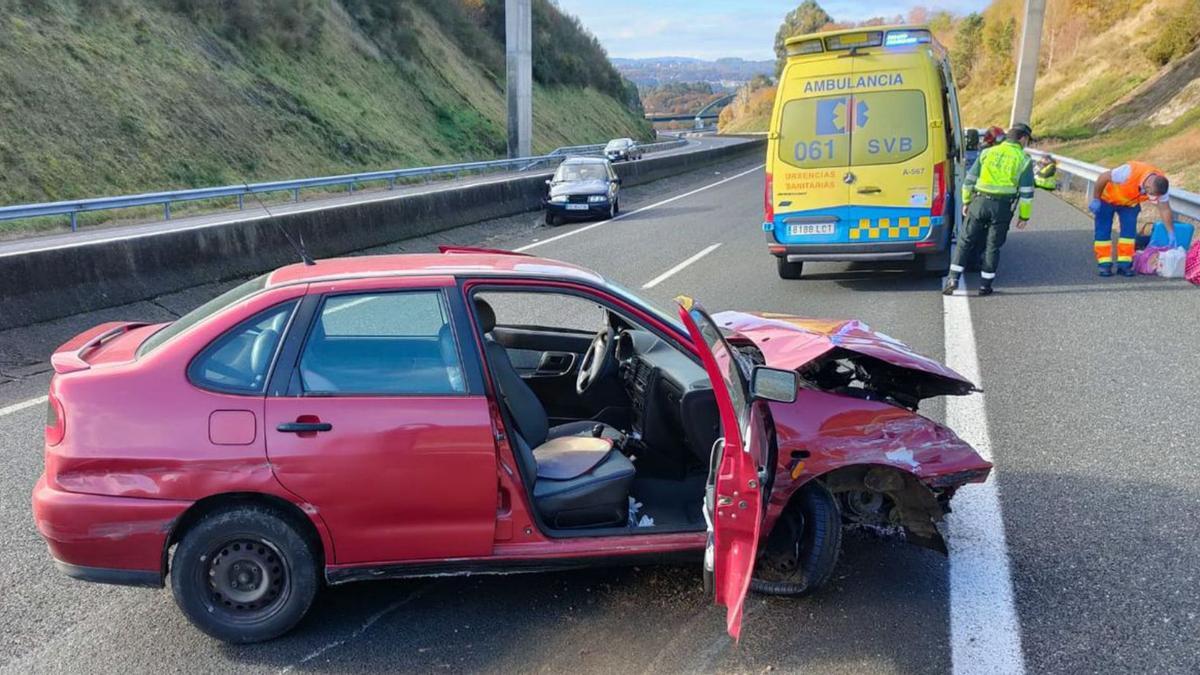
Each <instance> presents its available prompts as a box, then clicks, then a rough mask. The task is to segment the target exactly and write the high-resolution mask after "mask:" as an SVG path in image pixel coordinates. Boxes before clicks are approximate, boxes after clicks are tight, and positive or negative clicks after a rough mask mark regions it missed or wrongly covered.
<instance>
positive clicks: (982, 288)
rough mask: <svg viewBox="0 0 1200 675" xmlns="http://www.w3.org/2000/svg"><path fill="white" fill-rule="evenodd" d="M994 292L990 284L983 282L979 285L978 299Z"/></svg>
mask: <svg viewBox="0 0 1200 675" xmlns="http://www.w3.org/2000/svg"><path fill="white" fill-rule="evenodd" d="M995 292H996V291H994V290H992V282H990V281H984V282H981V283H980V284H979V297H981V298H982V297H986V296H989V295H991V294H992V293H995Z"/></svg>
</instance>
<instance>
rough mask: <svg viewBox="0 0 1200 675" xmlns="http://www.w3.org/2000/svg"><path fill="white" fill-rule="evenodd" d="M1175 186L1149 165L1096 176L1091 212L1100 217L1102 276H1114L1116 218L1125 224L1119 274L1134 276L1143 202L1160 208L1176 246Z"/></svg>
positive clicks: (1098, 259) (1133, 165)
mask: <svg viewBox="0 0 1200 675" xmlns="http://www.w3.org/2000/svg"><path fill="white" fill-rule="evenodd" d="M1170 189H1171V183H1170V181H1168V180H1167V177H1166V175H1164V174H1163V172H1162V171H1160V170H1158V169H1157V168H1155V167H1153V166H1151V165H1149V164H1147V163H1145V162H1127V163H1125V164H1122V165H1121V166H1118V167H1117V168H1115V169H1113V170H1112V171H1105V172H1104V173H1102V174H1100V175H1099V176H1097V177H1096V187H1095V188H1094V194H1096V195H1097V197H1096V198H1095V199H1093V200H1092V201H1091V203H1090V204H1088V210H1089V211H1091V212H1092V213H1094V214H1095V215H1096V239H1095V243H1094V244H1093V248H1094V249H1095V251H1096V264H1097V265H1099V267H1100V276H1102V277H1111V276H1112V273H1113V242H1112V225H1113V216H1114V215H1115V216H1116V217H1117V220H1119V221H1120V223H1121V234H1120V236H1119V237H1118V238H1117V255H1116V258H1117V272H1119V273H1120V274H1121V276H1126V277H1132V276H1134V275H1135V274H1136V272H1134V271H1133V249H1134V247H1135V244H1136V243H1137V220H1138V213H1140V212H1141V210H1142V202H1150V203H1151V204H1154V205H1155V206H1156V207H1158V217H1159V220H1161V221H1162V222H1163V224H1164V225H1166V228H1167V233H1168V234H1169V235H1170V237H1171V241H1170V243H1169V244H1168V245H1169V246H1170V247H1171V248H1174V247H1175V217H1174V215H1173V214H1172V213H1171V195H1170V194H1169V191H1170Z"/></svg>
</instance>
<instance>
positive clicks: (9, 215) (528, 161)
mask: <svg viewBox="0 0 1200 675" xmlns="http://www.w3.org/2000/svg"><path fill="white" fill-rule="evenodd" d="M686 144H687V140H686V139H682V138H680V139H675V140H670V141H661V142H656V143H646V144H643V145H642V146H641V147H642V149H643V150H646V151H649V152H655V151H658V150H666V149H668V148H673V147H678V146H682V145H686ZM603 150H604V144H603V143H601V144H595V145H573V146H567V147H563V148H557V149H555V150H553V151H551V152H550V153H549V154H545V155H538V156H534V157H517V158H514V159H497V160H491V161H486V162H464V163H460V164H443V165H440V166H422V167H414V168H410V169H392V170H389V171H369V172H366V173H351V174H344V175H340V176H322V177H319V178H300V179H296V180H283V181H272V182H267V183H244V184H241V185H226V186H222V187H211V188H197V189H191V190H170V191H166V192H147V193H143V194H138V195H125V196H121V197H99V198H95V199H75V200H68V201H61V202H46V203H42V204H19V205H16V206H0V221H6V220H20V219H23V218H40V217H44V216H69V217H70V219H71V231H72V232H75V231H77V230H78V228H79V224H78V216H79V214H80V213H86V212H90V211H109V210H113V209H127V208H132V207H137V206H157V205H161V206H162V207H163V219H164V220H170V219H171V204H174V203H176V202H191V201H202V200H207V199H223V198H229V197H236V198H237V203H238V209H239V210H240V209H243V208H245V201H244V199H245V197H246V195H255V194H264V193H270V192H291V193H292V201H297V202H298V201H300V191H301V190H305V189H311V188H318V187H329V186H338V185H344V186H346V187H347V189H348V190H349V191H350V192H351V193H353V192H354V187H355V186H356V185H361V184H363V183H376V182H383V181H386V182H387V184H388V189H389V190H390V189H392V188H394V187H395V186H396V181H398V180H402V179H407V178H427V177H432V176H444V175H449V174H453V175H455V176H459V175H462V174H466V173H483V172H487V171H503V170H516V171H525V170H528V169H531V168H533V167H535V166H538V165H542V164H546V165H554V164H557V163H559V162H561V161H562V160H564V159H566V158H567V157H569V156H580V155H596V154H600V153H601V152H602V151H603Z"/></svg>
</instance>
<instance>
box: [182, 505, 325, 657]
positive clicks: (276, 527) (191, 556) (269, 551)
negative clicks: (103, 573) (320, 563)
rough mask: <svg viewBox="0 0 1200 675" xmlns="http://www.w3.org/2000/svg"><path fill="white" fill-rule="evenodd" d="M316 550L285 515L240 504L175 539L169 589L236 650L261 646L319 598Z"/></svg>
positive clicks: (200, 624)
mask: <svg viewBox="0 0 1200 675" xmlns="http://www.w3.org/2000/svg"><path fill="white" fill-rule="evenodd" d="M317 585H318V580H317V564H316V557H315V556H314V554H313V545H312V544H311V543H310V542H308V541H307V540H306V538H305V537H304V535H303V534H302V533H301V531H300V529H299V528H298V527H297V526H296V525H295V524H293V523H292V522H291V520H290V519H289V518H287V517H285V516H284V515H283V514H281V513H279V512H277V511H275V510H273V509H270V508H267V507H263V506H239V507H235V508H230V509H226V510H221V511H216V512H213V513H210V514H208V515H206V516H204V517H203V518H202V519H201V520H200V521H199V522H197V523H196V524H195V525H194V526H193V527H192V528H191V529H189V530H188V531H187V532H186V533H185V534H184V535H183V538H182V539H181V540H180V542H179V545H178V546H177V547H176V549H175V555H174V557H173V558H172V561H171V591H172V594H173V595H174V596H175V602H176V604H178V605H179V608H180V609H181V610H183V613H184V615H186V616H187V618H188V619H189V620H190V621H191V622H192V623H193V624H195V626H196V627H197V628H199V629H200V630H202V631H204V632H205V633H208V634H209V635H211V636H213V637H215V638H217V639H218V640H224V641H225V642H230V643H235V644H247V643H251V642H262V641H264V640H270V639H271V638H275V637H278V636H280V635H283V634H284V633H286V632H288V631H289V630H291V629H292V627H293V626H295V625H296V624H297V623H298V622H299V621H300V620H301V619H302V618H304V615H305V614H306V613H307V612H308V608H309V607H310V606H311V605H312V601H313V598H314V597H315V596H316V593H317Z"/></svg>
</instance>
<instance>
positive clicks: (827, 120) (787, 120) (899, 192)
mask: <svg viewBox="0 0 1200 675" xmlns="http://www.w3.org/2000/svg"><path fill="white" fill-rule="evenodd" d="M787 54H788V59H787V65H786V66H785V67H784V69H783V73H782V74H781V75H780V78H779V89H778V93H777V94H776V96H775V107H774V110H773V112H772V113H771V126H770V129H769V132H768V143H767V166H766V189H765V194H764V199H763V202H764V203H763V211H764V213H763V230H764V231H765V232H766V235H767V246H768V249H769V251H770V252H771V254H772V255H774V256H775V257H776V258H777V260H778V266H779V276H780V277H783V278H784V279H798V278H800V275H801V273H802V271H803V268H804V263H805V262H808V261H911V264H912V266H913V267H914V268H916V269H918V270H922V271H927V272H945V271H946V268H947V267H948V264H949V255H950V239H951V233H952V232H953V231H954V229H955V228H956V226H957V222H958V212H959V209H958V208H957V207H956V206H955V204H956V199H957V198H956V190H955V186H956V185H958V184H959V181H960V180H961V178H962V176H963V172H964V167H963V149H962V148H963V142H962V129H961V126H960V123H959V113H958V95H957V92H956V91H955V87H954V78H953V76H952V75H951V72H950V62H949V58H948V55H947V53H946V50H945V49H944V48H942V46H941V45H939V44H938V43H937V41H936V40H934V38H933V35H932V34H931V33H930V32H929V30H928V28H926V27H922V26H872V27H868V28H855V29H850V30H838V31H829V32H824V33H813V34H810V35H802V36H798V37H794V38H791V39H789V40H788V41H787Z"/></svg>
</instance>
